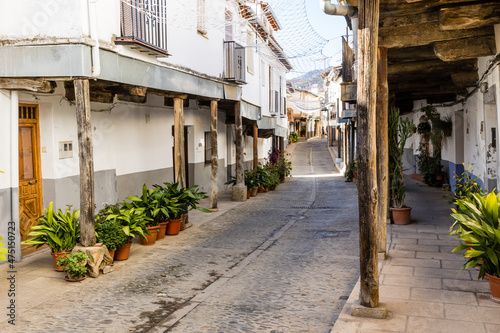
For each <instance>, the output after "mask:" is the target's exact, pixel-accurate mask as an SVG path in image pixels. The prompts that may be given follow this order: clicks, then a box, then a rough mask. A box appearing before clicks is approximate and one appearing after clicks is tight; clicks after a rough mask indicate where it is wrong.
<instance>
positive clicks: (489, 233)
mask: <svg viewBox="0 0 500 333" xmlns="http://www.w3.org/2000/svg"><path fill="white" fill-rule="evenodd" d="M499 201H500V195H497V194H495V193H494V192H491V193H490V194H488V195H487V196H482V195H480V194H478V193H473V194H472V195H471V197H464V198H462V199H459V200H457V205H458V208H459V210H458V211H457V210H455V209H452V211H453V214H451V217H452V218H453V219H454V220H455V223H454V224H453V225H452V226H451V228H450V235H457V237H458V238H459V239H461V240H463V241H465V242H467V244H462V245H459V246H458V247H456V248H455V249H454V250H453V252H456V251H463V250H467V251H466V252H465V254H464V257H467V258H468V259H467V261H466V262H465V264H464V265H463V269H466V268H471V267H479V268H480V270H479V278H483V277H484V275H485V274H489V275H492V276H496V277H500V266H499V258H500V223H499V219H498V217H499V208H500V204H499Z"/></svg>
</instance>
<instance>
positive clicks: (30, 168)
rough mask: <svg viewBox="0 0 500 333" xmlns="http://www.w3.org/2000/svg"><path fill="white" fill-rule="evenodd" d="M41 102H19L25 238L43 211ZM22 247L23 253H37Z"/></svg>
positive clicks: (21, 206) (21, 214) (21, 223)
mask: <svg viewBox="0 0 500 333" xmlns="http://www.w3.org/2000/svg"><path fill="white" fill-rule="evenodd" d="M38 119H39V118H38V105H34V104H19V229H20V233H21V241H25V240H26V239H27V238H28V236H27V235H28V233H29V231H30V227H31V226H33V225H35V224H36V218H37V217H39V216H40V215H41V214H42V207H43V206H42V179H41V178H42V177H41V163H40V133H39V128H38ZM34 251H35V249H34V247H32V246H21V253H22V255H26V254H29V253H31V252H34Z"/></svg>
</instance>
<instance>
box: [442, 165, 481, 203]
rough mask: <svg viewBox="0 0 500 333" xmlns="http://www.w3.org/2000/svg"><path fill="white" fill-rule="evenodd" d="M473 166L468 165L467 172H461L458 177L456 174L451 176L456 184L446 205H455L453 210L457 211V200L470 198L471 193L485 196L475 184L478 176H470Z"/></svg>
mask: <svg viewBox="0 0 500 333" xmlns="http://www.w3.org/2000/svg"><path fill="white" fill-rule="evenodd" d="M462 165H463V163H462ZM473 166H474V165H473V164H471V165H469V167H468V168H467V170H464V172H462V175H460V176H458V175H457V174H455V175H453V178H454V179H455V182H456V183H455V185H453V187H454V193H451V194H450V196H451V198H450V200H449V201H448V203H449V204H450V205H451V204H455V205H456V206H455V208H457V209H458V205H457V201H458V200H460V199H464V198H472V194H473V193H479V194H480V195H486V194H487V192H486V191H485V190H484V189H483V188H482V187H481V186H479V184H478V183H477V178H479V177H480V176H478V177H472V176H471V174H472V172H471V169H472V167H473Z"/></svg>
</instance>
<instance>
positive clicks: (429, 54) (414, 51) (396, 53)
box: [387, 44, 438, 65]
mask: <svg viewBox="0 0 500 333" xmlns="http://www.w3.org/2000/svg"><path fill="white" fill-rule="evenodd" d="M387 59H388V63H389V65H392V64H397V63H402V62H415V61H424V60H436V59H438V57H437V56H436V54H435V53H434V47H433V46H432V45H431V44H429V45H423V46H415V47H405V48H397V49H389V50H388V55H387Z"/></svg>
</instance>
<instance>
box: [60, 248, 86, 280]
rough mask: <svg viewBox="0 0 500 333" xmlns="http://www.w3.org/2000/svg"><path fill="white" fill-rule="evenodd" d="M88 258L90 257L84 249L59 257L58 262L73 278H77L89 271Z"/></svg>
mask: <svg viewBox="0 0 500 333" xmlns="http://www.w3.org/2000/svg"><path fill="white" fill-rule="evenodd" d="M88 259H89V257H88V256H87V255H86V254H85V253H84V252H83V251H78V252H75V253H71V254H68V255H67V256H65V257H61V258H59V259H58V261H57V263H58V265H60V266H61V267H63V270H64V271H65V272H67V273H68V276H69V277H70V278H71V279H74V280H77V279H80V278H82V277H84V276H85V274H86V273H87V266H86V265H85V264H86V263H87V260H88Z"/></svg>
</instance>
